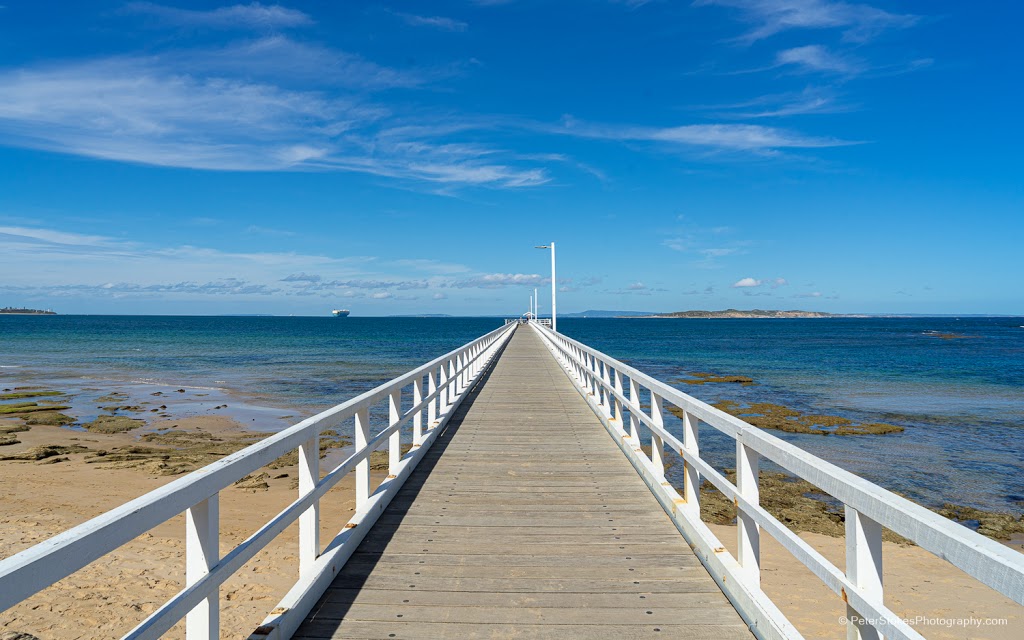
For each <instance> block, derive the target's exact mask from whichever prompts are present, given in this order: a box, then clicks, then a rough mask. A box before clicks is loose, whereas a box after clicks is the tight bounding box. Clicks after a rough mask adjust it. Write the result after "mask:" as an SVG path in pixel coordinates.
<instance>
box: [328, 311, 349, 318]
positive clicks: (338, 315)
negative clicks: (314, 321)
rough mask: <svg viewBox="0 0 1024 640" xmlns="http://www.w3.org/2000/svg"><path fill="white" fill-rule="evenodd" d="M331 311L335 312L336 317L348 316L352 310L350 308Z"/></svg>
mask: <svg viewBox="0 0 1024 640" xmlns="http://www.w3.org/2000/svg"><path fill="white" fill-rule="evenodd" d="M331 313H333V314H334V317H335V318H347V317H348V314H349V313H350V312H349V310H348V309H335V310H334V311H331Z"/></svg>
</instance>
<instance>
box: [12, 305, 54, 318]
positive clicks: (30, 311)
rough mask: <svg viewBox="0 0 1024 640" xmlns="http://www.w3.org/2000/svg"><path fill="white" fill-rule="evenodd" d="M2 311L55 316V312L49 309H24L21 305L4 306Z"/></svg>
mask: <svg viewBox="0 0 1024 640" xmlns="http://www.w3.org/2000/svg"><path fill="white" fill-rule="evenodd" d="M0 313H7V314H10V315H18V316H55V315H57V314H56V313H55V312H53V311H50V310H49V309H47V310H45V311H43V310H42V309H23V308H21V307H4V308H3V309H0Z"/></svg>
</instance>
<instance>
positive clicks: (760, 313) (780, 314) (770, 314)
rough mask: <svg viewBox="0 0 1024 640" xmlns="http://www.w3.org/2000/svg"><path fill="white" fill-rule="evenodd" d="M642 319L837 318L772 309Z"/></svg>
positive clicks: (661, 315) (648, 316) (687, 312)
mask: <svg viewBox="0 0 1024 640" xmlns="http://www.w3.org/2000/svg"><path fill="white" fill-rule="evenodd" d="M641 317H644V318H838V317H841V316H837V315H836V314H833V313H824V312H822V311H776V310H773V309H751V310H749V311H741V310H739V309H726V310H725V311H673V312H671V313H655V314H650V315H643V316H641Z"/></svg>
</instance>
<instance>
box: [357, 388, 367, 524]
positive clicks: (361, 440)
mask: <svg viewBox="0 0 1024 640" xmlns="http://www.w3.org/2000/svg"><path fill="white" fill-rule="evenodd" d="M355 432H356V451H362V450H363V449H365V448H366V443H367V442H369V441H370V410H369V409H367V408H365V407H364V408H362V409H360V410H359V411H356V428H355ZM369 499H370V456H366V457H365V458H363V459H362V460H360V461H359V462H358V463H356V511H357V512H358V511H362V510H363V509H364V508H365V507H366V501H367V500H369Z"/></svg>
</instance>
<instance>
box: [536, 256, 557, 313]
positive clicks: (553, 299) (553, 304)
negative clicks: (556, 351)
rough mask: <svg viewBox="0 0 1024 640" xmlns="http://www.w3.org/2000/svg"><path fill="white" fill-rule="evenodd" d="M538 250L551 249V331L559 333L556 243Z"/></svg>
mask: <svg viewBox="0 0 1024 640" xmlns="http://www.w3.org/2000/svg"><path fill="white" fill-rule="evenodd" d="M537 248H538V249H551V330H552V331H558V320H557V319H556V315H555V310H556V308H557V293H556V291H557V290H558V285H557V284H556V282H555V243H554V242H552V243H551V244H542V245H537Z"/></svg>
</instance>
